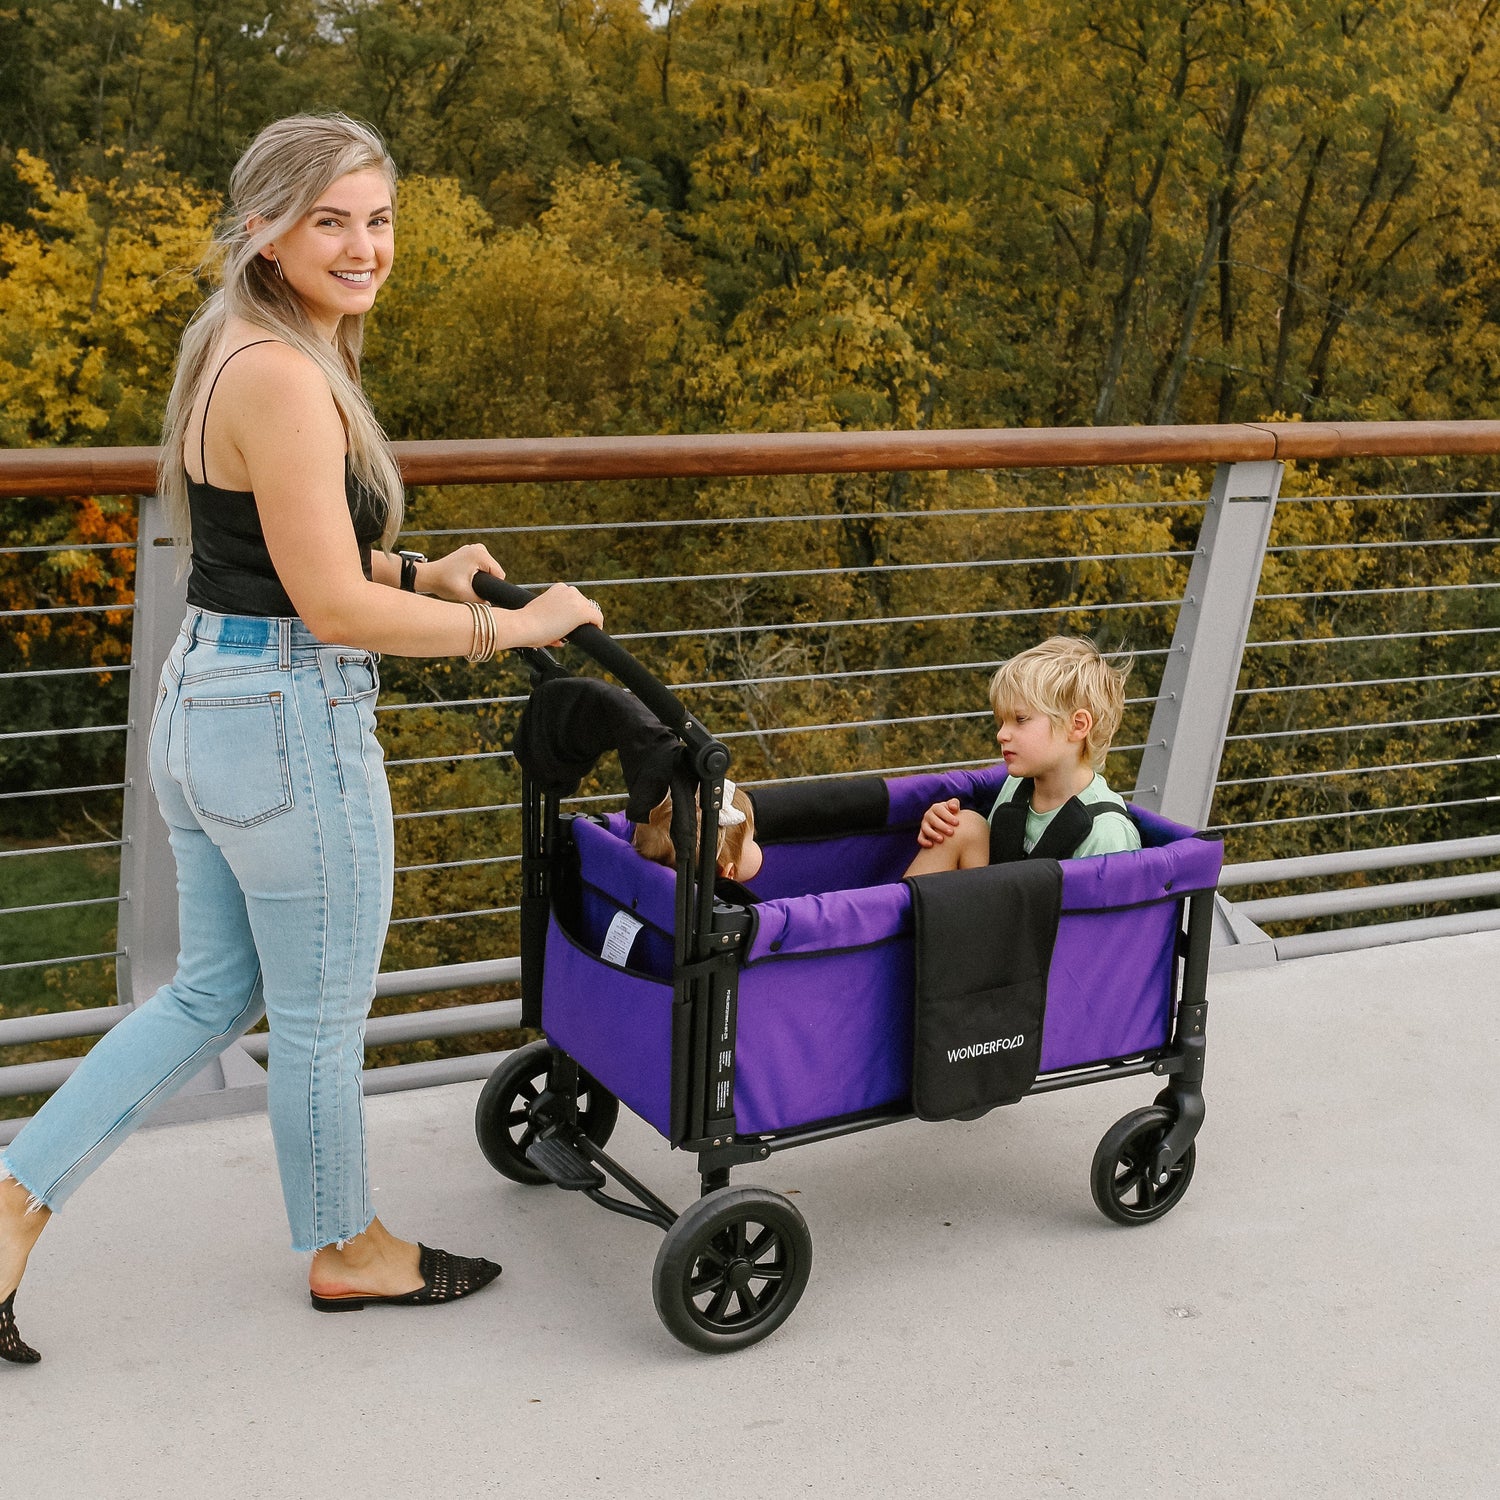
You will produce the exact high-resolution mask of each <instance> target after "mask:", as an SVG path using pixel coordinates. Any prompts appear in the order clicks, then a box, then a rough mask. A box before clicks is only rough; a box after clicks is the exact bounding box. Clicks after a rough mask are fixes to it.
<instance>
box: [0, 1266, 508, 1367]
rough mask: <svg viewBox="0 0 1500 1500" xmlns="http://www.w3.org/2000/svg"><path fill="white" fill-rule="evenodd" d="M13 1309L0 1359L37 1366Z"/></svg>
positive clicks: (0, 1330) (11, 1301)
mask: <svg viewBox="0 0 1500 1500" xmlns="http://www.w3.org/2000/svg"><path fill="white" fill-rule="evenodd" d="M495 1269H496V1270H497V1271H498V1270H499V1269H500V1268H499V1266H496V1267H495ZM15 1309H16V1294H15V1293H14V1292H12V1293H11V1294H10V1296H8V1297H7V1298H6V1299H5V1301H4V1302H0V1359H8V1360H9V1361H10V1362H11V1363H12V1364H13V1365H34V1364H37V1363H38V1362H39V1361H40V1360H41V1357H42V1356H41V1355H40V1354H38V1353H37V1352H36V1350H35V1349H33V1348H32V1347H31V1345H30V1344H28V1343H27V1342H26V1340H25V1339H23V1338H22V1337H21V1335H20V1334H19V1333H18V1332H17V1331H16V1310H15Z"/></svg>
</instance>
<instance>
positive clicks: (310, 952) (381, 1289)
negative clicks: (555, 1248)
mask: <svg viewBox="0 0 1500 1500" xmlns="http://www.w3.org/2000/svg"><path fill="white" fill-rule="evenodd" d="M230 197H231V205H232V206H231V210H230V213H229V215H228V217H227V219H226V221H225V226H224V228H223V230H222V231H221V233H220V236H219V247H218V248H219V251H220V254H221V257H222V259H221V267H222V271H221V277H222V285H221V287H220V289H219V290H218V291H217V292H215V293H214V295H213V296H212V297H210V298H209V299H208V301H207V302H206V303H205V304H204V306H203V307H202V308H201V309H200V310H199V312H198V314H197V315H196V316H195V318H194V319H193V321H192V323H191V324H190V326H189V328H188V330H187V332H186V334H185V335H184V337H183V341H182V348H181V351H180V353H179V357H178V364H177V370H176V374H175V378H174V383H173V386H172V392H171V396H170V399H169V402H168V407H167V420H166V430H165V434H164V441H163V448H162V460H161V476H160V483H161V489H162V493H163V494H164V495H165V497H166V498H167V500H168V502H169V504H170V505H171V507H172V509H173V511H174V514H175V517H176V522H177V526H178V530H179V535H181V536H183V537H184V538H187V539H188V540H190V542H191V556H192V562H191V571H190V574H189V577H188V591H187V597H188V612H187V617H186V619H185V620H184V622H183V626H182V632H181V634H180V636H179V637H178V640H177V643H176V645H175V647H174V649H173V651H172V653H171V656H170V658H169V659H168V662H167V665H166V667H165V669H164V671H163V674H162V681H161V688H160V692H159V695H158V699H157V709H156V714H155V717H154V719H153V721H152V728H151V739H150V767H151V779H152V784H153V787H154V789H155V791H156V795H157V799H158V802H159V803H160V806H161V811H162V815H163V817H164V818H165V819H166V822H167V824H168V827H169V830H170V834H171V842H172V848H173V852H174V854H175V856H176V860H177V869H178V886H179V891H180V913H179V914H180V923H181V934H182V952H181V956H180V959H179V967H178V971H177V974H176V976H175V977H174V978H173V980H172V981H171V983H170V984H167V985H165V986H164V987H163V988H162V989H161V990H160V991H159V992H158V993H157V994H156V995H154V996H153V997H152V998H151V999H150V1000H149V1001H147V1002H146V1003H145V1004H144V1005H142V1006H140V1007H138V1008H137V1009H136V1010H134V1011H133V1012H132V1013H131V1014H130V1015H129V1016H127V1017H126V1018H125V1019H124V1020H123V1021H122V1022H121V1023H120V1024H119V1025H118V1026H116V1027H115V1028H114V1029H113V1030H112V1031H110V1032H109V1033H107V1034H106V1035H105V1036H104V1037H103V1038H101V1040H100V1041H99V1042H98V1044H97V1045H96V1046H95V1047H94V1048H93V1050H92V1051H91V1052H90V1053H89V1054H88V1056H87V1057H86V1058H85V1059H84V1060H83V1062H82V1063H81V1064H80V1066H79V1067H78V1069H77V1070H76V1071H75V1072H74V1074H73V1075H72V1077H71V1078H70V1079H69V1080H68V1082H67V1084H66V1085H65V1086H64V1087H63V1088H62V1089H60V1090H59V1091H58V1092H57V1094H55V1095H54V1096H53V1098H52V1099H50V1100H49V1101H48V1102H47V1103H46V1105H45V1106H44V1107H43V1108H42V1109H41V1111H40V1112H39V1113H38V1114H37V1116H36V1118H35V1119H34V1120H33V1121H31V1122H30V1124H28V1126H27V1127H26V1128H25V1129H24V1130H23V1131H21V1133H20V1134H19V1135H18V1136H17V1137H16V1138H15V1140H14V1141H13V1142H12V1143H11V1145H10V1147H9V1148H8V1150H7V1151H6V1153H5V1155H4V1157H3V1159H0V1357H3V1358H5V1359H8V1360H12V1361H14V1362H17V1363H29V1362H33V1361H34V1360H35V1359H37V1358H38V1357H39V1356H38V1355H37V1354H36V1352H35V1351H34V1350H32V1349H31V1348H30V1347H29V1346H28V1345H26V1344H25V1342H24V1341H23V1340H22V1339H21V1337H20V1334H19V1333H18V1332H17V1329H16V1323H15V1312H14V1308H15V1292H16V1288H17V1287H18V1285H19V1284H20V1281H21V1277H22V1274H23V1272H24V1270H25V1267H26V1261H27V1257H28V1255H29V1253H30V1251H31V1248H32V1246H33V1245H34V1244H35V1242H36V1240H37V1237H38V1236H39V1235H40V1233H41V1231H42V1229H43V1227H44V1226H45V1224H46V1223H47V1220H48V1218H49V1217H50V1215H51V1214H52V1213H53V1212H54V1211H56V1210H57V1209H59V1208H61V1207H62V1205H63V1203H64V1202H65V1201H66V1200H67V1198H68V1197H69V1195H70V1194H71V1193H72V1192H73V1191H74V1189H75V1188H77V1187H78V1185H79V1184H80V1183H81V1182H82V1181H83V1179H84V1178H85V1177H86V1176H87V1175H88V1173H89V1172H91V1171H92V1170H93V1169H94V1168H95V1167H97V1166H98V1165H99V1164H100V1163H101V1162H102V1161H103V1160H104V1159H105V1157H107V1156H108V1155H109V1153H110V1152H111V1151H113V1150H114V1148H115V1147H116V1146H118V1145H119V1144H120V1142H121V1141H122V1140H123V1139H124V1138H125V1137H126V1136H127V1135H128V1134H129V1133H130V1132H131V1131H132V1130H133V1129H134V1128H135V1127H136V1126H137V1125H139V1124H140V1123H141V1121H142V1120H143V1119H144V1118H145V1117H146V1116H147V1115H148V1114H149V1112H150V1111H151V1109H152V1108H153V1107H154V1106H155V1105H157V1104H160V1103H161V1102H162V1101H163V1100H165V1099H166V1098H168V1097H170V1096H171V1094H172V1093H173V1092H175V1090H176V1089H177V1088H178V1087H180V1086H181V1085H182V1084H183V1083H185V1082H186V1081H187V1079H188V1078H190V1077H191V1076H192V1075H193V1073H194V1072H196V1071H197V1069H198V1068H200V1067H201V1066H202V1065H203V1064H204V1063H206V1062H207V1061H208V1060H209V1059H210V1058H212V1057H214V1056H216V1055H217V1054H218V1053H220V1052H222V1051H223V1050H224V1049H225V1048H226V1047H227V1046H229V1045H230V1043H231V1042H233V1041H234V1039H235V1038H237V1037H239V1036H240V1035H241V1034H243V1033H244V1032H245V1031H246V1030H248V1029H249V1028H250V1027H251V1026H252V1025H253V1024H254V1023H255V1021H256V1020H257V1019H258V1018H259V1017H260V1015H261V1014H262V1013H265V1014H267V1015H268V1017H269V1021H270V1031H271V1038H270V1060H269V1069H268V1072H269V1106H268V1107H269V1113H270V1119H271V1127H272V1134H273V1137H274V1140H275V1145H276V1156H277V1164H278V1167H279V1170H280V1174H281V1183H282V1191H283V1196H284V1199H285V1202H286V1210H287V1217H288V1220H289V1223H290V1227H291V1236H292V1247H293V1249H294V1250H297V1251H303V1252H309V1251H310V1252H312V1263H311V1269H310V1273H309V1286H310V1290H311V1294H312V1301H313V1305H314V1306H315V1307H317V1308H319V1309H323V1310H329V1311H333V1310H342V1309H350V1308H360V1307H363V1306H365V1305H366V1304H367V1303H370V1302H397V1303H406V1304H413V1305H420V1304H425V1303H432V1302H441V1301H450V1300H453V1299H454V1298H457V1297H462V1296H466V1295H468V1294H469V1293H470V1292H473V1291H477V1290H479V1289H480V1288H481V1287H483V1286H485V1285H487V1284H488V1283H489V1282H490V1281H492V1280H493V1279H494V1278H495V1277H496V1276H497V1275H499V1272H500V1267H499V1266H498V1265H495V1264H494V1263H492V1262H490V1261H487V1260H481V1259H474V1258H468V1257H462V1256H454V1255H449V1254H447V1253H446V1252H444V1251H435V1250H430V1249H428V1248H427V1247H425V1246H421V1245H417V1244H413V1243H411V1242H409V1241H406V1240H401V1239H398V1238H396V1236H394V1235H393V1234H391V1233H390V1231H388V1230H387V1229H386V1228H385V1227H384V1226H383V1225H382V1224H381V1222H380V1221H379V1219H377V1218H376V1217H375V1216H374V1214H373V1212H372V1210H371V1207H370V1190H369V1183H368V1179H367V1175H366V1162H365V1131H364V1115H363V1099H362V1095H361V1089H360V1072H361V1067H362V1059H363V1049H364V1024H365V1018H366V1014H367V1012H368V1010H369V1005H370V1001H371V999H372V997H373V995H374V991H375V974H376V970H377V968H378V966H379V961H380V952H381V946H382V944H383V942H384V939H385V931H386V923H387V920H388V917H389V913H390V903H391V884H392V829H391V809H390V800H389V796H388V793H387V789H386V782H385V774H384V768H383V764H382V759H381V751H380V746H379V744H378V742H377V741H376V738H375V732H374V700H375V694H376V688H377V678H376V666H375V661H376V656H375V653H378V652H393V653H395V654H397V655H403V656H462V657H467V658H468V659H470V660H474V661H481V660H487V659H488V658H489V657H490V656H492V655H493V654H494V652H495V651H496V650H497V649H500V648H505V647H511V646H528V645H529V646H535V645H545V644H548V643H551V642H555V641H557V640H559V639H560V638H561V637H562V636H564V635H566V634H567V633H568V632H569V631H571V630H572V629H574V627H576V626H578V625H581V624H586V623H587V624H594V625H598V624H601V623H602V621H601V616H600V613H599V609H598V607H597V606H596V605H595V604H594V603H593V602H592V601H591V600H588V599H585V598H584V597H583V595H581V594H580V593H579V592H578V591H577V590H576V589H574V588H571V587H568V586H567V585H564V584H556V585H554V586H553V587H552V588H551V589H549V590H548V591H547V592H546V593H545V594H543V595H541V596H540V597H539V598H537V599H536V600H535V601H534V602H533V603H532V604H530V605H528V606H527V607H526V608H525V609H522V610H519V611H516V612H515V613H507V612H501V611H494V610H491V609H490V607H489V606H488V605H485V604H483V603H481V602H480V601H479V600H478V599H477V597H476V596H475V594H474V592H473V590H472V588H471V587H470V580H471V579H472V577H473V575H474V574H475V572H476V571H485V572H489V573H493V574H495V575H496V576H500V577H503V576H504V574H503V572H502V570H501V568H500V566H499V564H498V563H496V562H495V560H494V559H493V558H492V557H491V556H490V555H489V553H488V552H487V551H486V550H485V548H484V547H482V546H469V547H463V548H460V549H459V550H458V551H456V552H453V553H451V554H449V555H448V556H446V557H443V558H440V559H438V560H436V561H433V562H428V561H426V560H425V559H423V558H420V557H418V556H417V555H416V554H402V555H400V556H399V557H398V556H392V555H391V554H390V553H389V551H388V550H386V549H388V548H389V547H390V545H391V543H392V541H393V539H394V537H395V535H396V532H397V530H398V528H399V526H400V521H401V483H400V479H399V476H398V474H397V471H396V467H395V464H394V462H393V461H392V458H391V455H390V453H389V451H388V449H387V447H386V444H385V441H384V439H383V437H382V435H381V431H380V428H379V426H378V424H377V423H376V420H375V417H374V415H373V413H372V412H371V410H370V407H369V404H368V402H367V401H366V399H365V397H364V394H363V392H362V390H361V388H360V382H359V355H360V344H361V336H362V327H363V321H364V315H365V314H366V313H367V312H369V310H370V309H371V307H372V306H373V305H374V302H375V298H376V296H377V294H378V293H379V291H380V288H381V285H382V283H383V282H384V281H385V279H386V277H387V276H388V275H389V274H390V270H391V261H392V257H393V255H394V251H395V237H394V226H395V197H396V173H395V169H394V167H393V165H392V163H391V160H390V158H389V156H388V155H387V154H386V151H385V148H384V146H383V144H382V143H381V141H380V139H379V137H378V136H377V135H376V134H375V133H374V132H373V131H371V130H370V129H368V128H367V127H365V126H363V125H360V124H358V123H356V122H355V121H353V120H350V119H347V118H345V117H343V116H338V115H335V116H330V117H326V118H324V117H312V116H296V117H293V118H290V119H285V120H280V121H278V122H276V123H275V124H273V125H270V126H268V127H267V128H266V129H265V130H264V131H262V132H261V134H260V135H259V136H257V138H256V139H255V141H254V142H253V143H252V144H251V146H250V147H249V149H248V150H247V151H246V152H245V155H244V156H243V158H242V159H241V160H240V162H239V164H238V166H237V167H236V168H235V171H234V174H233V177H232V178H231V181H230Z"/></svg>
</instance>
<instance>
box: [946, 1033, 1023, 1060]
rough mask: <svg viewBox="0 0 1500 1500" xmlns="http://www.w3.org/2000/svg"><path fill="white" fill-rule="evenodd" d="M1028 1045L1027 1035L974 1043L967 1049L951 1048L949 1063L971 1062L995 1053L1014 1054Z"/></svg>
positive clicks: (1002, 1037) (949, 1050)
mask: <svg viewBox="0 0 1500 1500" xmlns="http://www.w3.org/2000/svg"><path fill="white" fill-rule="evenodd" d="M1025 1045H1026V1037H1025V1034H1024V1033H1022V1034H1021V1035H1020V1036H997V1037H996V1038H995V1039H994V1041H992V1042H972V1043H971V1044H970V1045H969V1046H967V1047H950V1048H949V1049H948V1061H949V1062H951V1063H956V1062H971V1061H972V1060H973V1059H974V1058H976V1057H989V1056H990V1055H991V1054H992V1053H995V1052H1014V1051H1015V1050H1016V1048H1017V1047H1024V1046H1025Z"/></svg>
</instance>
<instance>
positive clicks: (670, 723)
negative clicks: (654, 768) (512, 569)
mask: <svg viewBox="0 0 1500 1500" xmlns="http://www.w3.org/2000/svg"><path fill="white" fill-rule="evenodd" d="M474 592H475V593H476V594H478V595H479V597H480V598H481V599H485V600H488V601H489V603H491V604H497V605H499V606H500V608H501V609H524V608H525V607H526V605H528V604H530V603H531V602H532V601H533V600H534V599H535V598H537V595H535V594H533V593H531V592H530V591H529V590H528V589H523V588H521V587H519V586H518V585H517V584H514V583H507V582H506V581H505V579H503V578H496V577H495V575H494V574H493V573H476V574H475V575H474ZM567 640H568V643H569V644H570V645H573V646H577V647H578V649H579V650H580V651H582V652H584V653H585V654H587V655H588V656H591V657H593V659H594V660H595V661H596V662H598V663H599V665H600V666H601V667H603V668H604V669H605V671H607V672H609V673H610V674H611V675H612V676H614V677H615V678H617V679H618V680H619V681H620V682H621V683H623V684H624V685H625V686H626V687H628V688H629V689H630V691H631V692H632V693H634V694H635V695H636V697H637V698H639V699H640V700H641V702H642V703H644V704H645V705H646V707H647V708H649V709H650V710H651V712H652V713H654V714H655V715H656V717H657V718H658V719H660V720H661V722H662V723H663V724H665V725H666V726H667V728H668V729H670V730H672V731H674V732H675V733H676V734H679V735H683V734H684V731H685V730H686V729H687V727H688V725H689V724H690V722H691V720H690V718H689V715H688V711H687V710H686V709H685V708H684V707H683V706H682V704H681V703H680V702H679V701H678V699H677V697H676V695H675V694H674V693H673V692H672V691H671V689H670V688H668V687H667V686H666V685H665V684H664V683H661V682H659V681H658V680H657V679H656V678H655V677H653V676H652V675H651V673H650V672H648V671H647V670H646V669H645V667H643V666H642V665H641V664H640V662H638V661H637V660H636V659H635V657H633V656H632V655H631V654H630V653H629V652H628V651H627V650H626V649H625V648H624V647H623V646H622V645H620V643H619V642H618V641H616V640H614V639H613V638H612V637H611V636H608V635H606V634H605V633H604V632H603V631H602V630H600V629H599V627H598V626H597V625H580V626H578V627H577V629H575V630H573V631H570V632H569V634H568V636H567Z"/></svg>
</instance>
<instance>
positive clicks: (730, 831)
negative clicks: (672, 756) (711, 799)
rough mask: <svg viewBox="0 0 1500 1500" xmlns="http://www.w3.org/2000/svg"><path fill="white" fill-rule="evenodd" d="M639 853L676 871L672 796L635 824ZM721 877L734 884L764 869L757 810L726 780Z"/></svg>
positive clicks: (633, 838) (721, 825)
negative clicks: (757, 830)
mask: <svg viewBox="0 0 1500 1500" xmlns="http://www.w3.org/2000/svg"><path fill="white" fill-rule="evenodd" d="M631 843H633V844H634V845H635V850H636V853H637V854H641V855H644V856H645V857H646V858H647V859H649V860H654V861H655V862H656V863H657V864H659V865H666V866H667V867H668V868H674V867H675V866H676V864H677V851H676V849H675V848H674V847H673V844H672V794H671V793H670V792H668V793H667V795H666V796H665V797H663V798H662V799H661V801H660V802H658V803H657V804H656V806H655V807H653V808H652V809H651V816H650V817H649V818H648V819H647V821H646V822H644V823H637V824H636V825H635V832H634V833H633V834H632V835H631ZM717 860H718V866H719V874H720V875H722V876H723V877H724V878H725V879H726V880H733V881H735V882H740V881H745V880H754V879H755V876H756V874H757V873H758V872H759V870H760V866H761V850H760V845H759V844H757V843H756V842H755V808H754V807H753V806H752V804H751V802H750V799H749V797H747V796H746V795H745V793H744V792H742V791H741V790H740V789H739V788H738V787H737V786H736V785H735V784H734V783H733V782H732V781H730V780H729V779H728V778H727V777H726V778H725V781H724V805H723V806H722V807H721V808H720V809H719V844H718V853H717Z"/></svg>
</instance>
